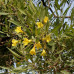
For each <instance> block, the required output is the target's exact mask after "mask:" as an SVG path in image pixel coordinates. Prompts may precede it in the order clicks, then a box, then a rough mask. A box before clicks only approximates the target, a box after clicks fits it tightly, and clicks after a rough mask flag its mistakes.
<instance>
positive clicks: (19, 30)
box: [15, 26, 23, 33]
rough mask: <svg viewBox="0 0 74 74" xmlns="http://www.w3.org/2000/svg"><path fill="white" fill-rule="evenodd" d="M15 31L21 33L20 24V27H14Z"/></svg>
mask: <svg viewBox="0 0 74 74" xmlns="http://www.w3.org/2000/svg"><path fill="white" fill-rule="evenodd" d="M15 32H17V33H23V31H22V30H21V26H20V27H17V28H16V29H15Z"/></svg>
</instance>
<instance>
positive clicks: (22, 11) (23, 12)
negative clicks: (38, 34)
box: [18, 8, 26, 15]
mask: <svg viewBox="0 0 74 74" xmlns="http://www.w3.org/2000/svg"><path fill="white" fill-rule="evenodd" d="M18 10H19V11H20V12H21V13H22V14H24V15H26V13H25V11H24V10H22V9H20V8H18Z"/></svg>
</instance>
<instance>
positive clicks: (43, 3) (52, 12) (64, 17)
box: [41, 0, 71, 18]
mask: <svg viewBox="0 0 74 74" xmlns="http://www.w3.org/2000/svg"><path fill="white" fill-rule="evenodd" d="M41 1H42V2H43V5H44V6H45V7H47V8H48V9H50V11H51V12H52V14H53V16H54V18H71V16H65V17H64V16H56V15H55V14H54V12H53V10H52V9H51V8H50V5H49V0H48V6H46V4H45V2H44V0H41Z"/></svg>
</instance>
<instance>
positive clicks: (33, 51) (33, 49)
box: [30, 46, 36, 55]
mask: <svg viewBox="0 0 74 74" xmlns="http://www.w3.org/2000/svg"><path fill="white" fill-rule="evenodd" d="M30 54H31V55H33V54H34V55H36V52H35V46H34V47H33V48H32V49H31V50H30Z"/></svg>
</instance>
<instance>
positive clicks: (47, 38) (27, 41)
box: [12, 16, 51, 56]
mask: <svg viewBox="0 0 74 74" xmlns="http://www.w3.org/2000/svg"><path fill="white" fill-rule="evenodd" d="M43 22H44V23H47V22H48V17H47V16H45V18H44V20H43ZM37 26H38V28H42V27H43V26H44V25H43V23H42V22H37ZM15 32H16V33H17V34H21V35H23V34H24V31H23V30H22V28H21V26H19V27H17V28H16V29H15ZM22 33H23V34H22ZM42 40H43V41H46V42H50V41H51V37H50V34H48V35H46V36H45V37H43V38H42ZM19 42H20V40H16V39H12V46H17V45H18V43H19ZM31 42H32V43H34V46H33V48H32V49H31V50H30V52H29V53H30V54H31V55H36V49H38V50H39V49H43V51H42V53H41V56H45V55H46V51H45V49H44V48H43V47H42V44H41V43H40V42H41V41H40V40H38V42H37V41H34V42H33V39H28V38H27V37H26V36H25V37H23V38H22V40H21V43H22V44H23V46H24V47H25V46H27V45H28V44H30V43H31Z"/></svg>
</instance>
